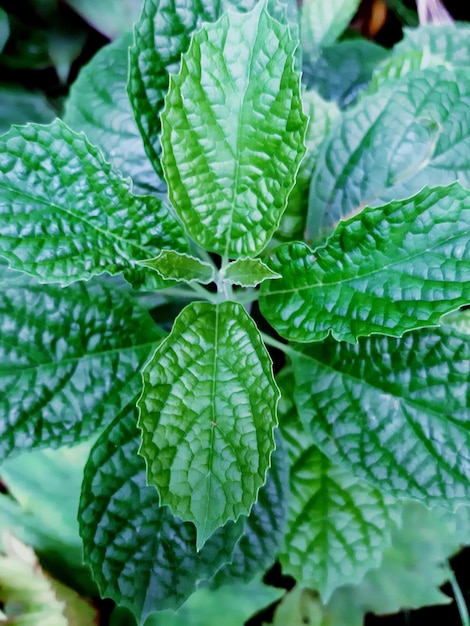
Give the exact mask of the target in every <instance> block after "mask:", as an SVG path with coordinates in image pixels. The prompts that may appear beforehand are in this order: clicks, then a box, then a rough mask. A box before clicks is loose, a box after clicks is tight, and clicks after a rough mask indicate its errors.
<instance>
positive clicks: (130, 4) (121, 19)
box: [68, 0, 143, 39]
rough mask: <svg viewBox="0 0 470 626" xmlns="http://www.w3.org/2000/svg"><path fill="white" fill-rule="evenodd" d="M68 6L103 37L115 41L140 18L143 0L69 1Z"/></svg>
mask: <svg viewBox="0 0 470 626" xmlns="http://www.w3.org/2000/svg"><path fill="white" fill-rule="evenodd" d="M68 4H69V5H70V6H71V7H73V8H74V9H75V11H77V13H79V14H80V15H81V16H82V17H83V19H84V20H86V21H87V22H88V23H90V24H91V25H92V26H94V27H95V28H96V30H99V31H100V32H101V33H103V35H106V37H109V38H110V39H114V38H115V37H118V36H119V35H121V34H122V33H125V32H126V31H128V30H129V29H130V28H131V26H132V24H133V22H135V21H136V20H137V18H138V17H139V13H140V10H141V8H142V4H143V2H142V0H125V2H115V0H99V2H96V0H68Z"/></svg>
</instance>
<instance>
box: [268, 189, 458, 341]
mask: <svg viewBox="0 0 470 626" xmlns="http://www.w3.org/2000/svg"><path fill="white" fill-rule="evenodd" d="M469 232H470V194H469V192H468V191H466V190H465V189H463V188H462V187H461V186H460V185H459V184H458V183H455V184H454V185H449V187H436V188H434V189H429V188H424V189H423V190H422V191H421V192H419V193H418V194H417V195H416V196H414V197H412V198H410V199H408V200H403V201H397V202H390V204H387V205H385V206H384V207H379V208H375V209H371V208H366V209H364V210H363V211H362V212H361V213H359V214H358V215H356V216H355V217H353V218H350V219H349V220H347V221H343V222H340V224H339V225H338V227H337V228H336V230H335V232H334V233H333V234H332V235H331V236H330V238H329V239H328V241H327V242H326V244H325V245H324V246H321V247H319V248H317V249H316V250H314V251H312V250H311V249H310V248H308V246H306V245H305V244H302V243H292V244H289V245H284V246H281V247H280V248H278V249H277V251H276V252H275V253H274V254H273V255H272V256H271V257H270V261H269V265H270V267H271V269H273V270H274V271H275V272H279V273H280V274H282V276H283V278H281V279H279V280H277V281H276V282H275V283H271V282H270V283H265V284H264V285H262V286H261V297H260V306H261V311H262V313H263V315H264V316H265V317H266V318H267V319H268V321H269V322H270V323H271V324H272V325H273V326H274V328H275V329H276V330H277V332H278V333H280V334H281V335H282V336H283V337H285V338H286V339H291V340H293V341H302V342H309V341H319V340H321V339H324V338H325V337H327V336H328V334H329V333H331V334H332V336H333V337H335V338H336V339H338V340H346V341H355V340H356V338H357V337H361V336H368V335H371V334H372V333H381V334H387V335H391V336H393V337H398V336H400V335H402V334H403V333H404V332H405V331H407V330H412V329H414V328H422V327H423V326H435V325H436V324H438V323H439V319H440V318H441V316H442V315H443V314H444V313H448V312H450V311H453V310H455V309H457V308H458V307H459V306H460V305H463V304H467V303H468V302H470V280H469V279H470V256H469V247H468V237H469Z"/></svg>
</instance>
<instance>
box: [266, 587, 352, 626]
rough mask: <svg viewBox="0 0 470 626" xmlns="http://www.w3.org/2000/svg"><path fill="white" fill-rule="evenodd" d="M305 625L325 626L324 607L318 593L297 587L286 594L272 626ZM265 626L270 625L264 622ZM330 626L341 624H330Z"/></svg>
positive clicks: (275, 614) (277, 609)
mask: <svg viewBox="0 0 470 626" xmlns="http://www.w3.org/2000/svg"><path fill="white" fill-rule="evenodd" d="M304 624H309V626H323V625H324V622H323V605H322V602H321V600H320V597H319V595H318V593H317V592H316V591H314V590H312V589H305V588H304V587H301V586H300V585H296V586H295V587H294V588H293V589H292V590H291V591H289V592H288V593H286V594H285V596H284V597H283V598H282V601H281V602H280V603H279V606H278V607H277V608H276V612H275V613H274V618H273V621H272V626H304ZM263 626H268V625H267V624H265V623H264V622H263ZM328 626H340V624H333V623H330V622H328ZM341 626H344V625H343V624H341ZM361 626H362V624H361Z"/></svg>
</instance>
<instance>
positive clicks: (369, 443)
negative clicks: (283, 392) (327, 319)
mask: <svg viewBox="0 0 470 626" xmlns="http://www.w3.org/2000/svg"><path fill="white" fill-rule="evenodd" d="M292 358H293V365H294V370H295V379H296V386H295V391H294V397H295V402H296V406H297V409H298V411H299V415H300V418H301V420H302V422H303V423H304V426H305V428H306V429H307V430H308V431H309V432H310V433H311V436H312V441H313V443H315V444H316V445H318V446H319V447H320V448H321V449H322V451H323V452H324V453H325V454H326V455H327V456H328V457H329V458H330V459H332V460H334V462H336V463H341V464H343V465H344V466H346V467H347V468H349V469H350V471H351V472H353V473H354V475H355V476H358V477H363V478H366V479H368V480H370V481H372V482H373V483H374V484H375V485H377V486H378V487H379V488H381V489H382V490H383V491H387V492H389V493H391V494H392V495H394V496H396V497H401V498H415V499H418V500H421V501H423V502H425V503H428V504H430V505H431V504H432V505H439V504H440V505H442V506H447V507H455V505H456V504H458V503H466V502H468V498H469V496H470V480H469V479H470V455H469V452H468V451H469V449H470V428H469V424H470V403H469V399H470V398H469V396H468V393H467V387H468V381H469V377H470V344H469V342H468V335H467V334H461V333H460V332H459V331H458V330H457V329H455V328H454V327H453V326H448V325H444V326H442V327H440V328H436V329H426V330H420V331H416V332H413V333H407V334H405V335H404V336H403V337H402V338H401V339H391V338H387V337H373V338H369V339H362V340H360V341H359V342H358V343H357V344H354V345H352V344H347V343H344V342H343V343H337V342H335V341H333V340H328V341H325V342H323V344H317V345H312V346H309V347H308V349H306V354H305V355H304V356H300V355H299V356H293V357H292Z"/></svg>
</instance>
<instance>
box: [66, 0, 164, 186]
mask: <svg viewBox="0 0 470 626" xmlns="http://www.w3.org/2000/svg"><path fill="white" fill-rule="evenodd" d="M95 4H96V3H95ZM131 44H132V33H125V34H124V35H122V36H121V37H119V39H117V40H116V41H115V42H113V43H111V44H109V45H108V46H105V47H104V48H102V49H101V50H99V52H97V54H96V55H95V56H94V57H93V58H92V60H91V61H90V62H89V63H88V65H85V66H84V67H82V69H81V70H80V73H79V75H78V78H77V79H76V80H75V82H74V83H73V85H72V87H71V89H70V95H69V97H68V99H67V101H66V104H65V111H64V117H63V119H64V122H65V123H66V124H68V125H69V126H70V127H71V128H73V129H74V130H77V131H83V132H84V133H85V134H86V135H87V137H88V139H89V140H90V142H91V143H92V144H94V145H96V146H98V147H99V148H100V150H101V151H102V152H103V154H104V156H105V158H106V159H107V160H109V161H110V162H111V163H112V165H113V166H114V167H115V168H116V170H119V171H120V172H121V173H122V174H123V175H124V176H130V177H131V178H132V180H133V183H134V189H135V190H136V191H138V192H140V193H149V192H158V193H162V192H163V191H165V188H166V185H165V182H164V181H163V179H161V178H159V177H158V176H157V174H156V172H155V171H154V169H153V167H152V164H151V163H150V161H149V160H148V157H147V155H146V153H145V150H144V145H143V141H142V137H141V136H140V132H139V129H138V128H137V124H136V122H135V119H134V115H133V112H132V108H131V104H130V102H129V97H128V95H127V90H126V86H127V78H128V69H129V68H128V56H129V46H130V45H131Z"/></svg>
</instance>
